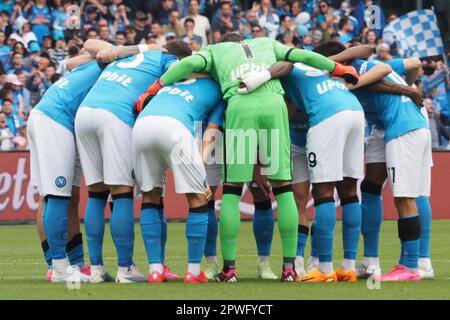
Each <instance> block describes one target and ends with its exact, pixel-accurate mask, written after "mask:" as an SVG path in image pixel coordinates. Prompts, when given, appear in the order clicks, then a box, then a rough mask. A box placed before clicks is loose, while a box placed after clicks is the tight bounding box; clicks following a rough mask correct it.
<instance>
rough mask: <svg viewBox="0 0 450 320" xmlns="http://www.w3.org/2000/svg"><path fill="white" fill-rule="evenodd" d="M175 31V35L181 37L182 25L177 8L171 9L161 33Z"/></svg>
mask: <svg viewBox="0 0 450 320" xmlns="http://www.w3.org/2000/svg"><path fill="white" fill-rule="evenodd" d="M170 32H171V33H175V35H176V36H177V37H181V36H182V35H183V33H184V29H183V26H182V25H181V22H180V13H179V12H178V10H172V11H171V12H170V14H169V22H168V23H167V24H166V25H165V26H164V27H163V33H164V34H167V33H170Z"/></svg>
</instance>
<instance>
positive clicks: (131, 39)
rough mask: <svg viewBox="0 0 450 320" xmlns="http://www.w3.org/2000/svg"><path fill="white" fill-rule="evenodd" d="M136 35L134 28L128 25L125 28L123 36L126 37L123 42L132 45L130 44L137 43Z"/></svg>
mask: <svg viewBox="0 0 450 320" xmlns="http://www.w3.org/2000/svg"><path fill="white" fill-rule="evenodd" d="M136 36H137V32H136V29H135V28H133V27H131V26H128V27H127V28H126V29H125V37H126V38H127V42H126V43H125V44H126V45H127V46H132V45H135V44H137V42H136Z"/></svg>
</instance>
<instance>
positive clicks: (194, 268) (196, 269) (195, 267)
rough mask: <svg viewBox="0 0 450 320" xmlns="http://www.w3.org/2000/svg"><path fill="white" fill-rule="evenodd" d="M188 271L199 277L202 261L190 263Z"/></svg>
mask: <svg viewBox="0 0 450 320" xmlns="http://www.w3.org/2000/svg"><path fill="white" fill-rule="evenodd" d="M188 272H190V273H192V274H193V275H194V276H196V277H198V276H199V275H200V263H189V264H188Z"/></svg>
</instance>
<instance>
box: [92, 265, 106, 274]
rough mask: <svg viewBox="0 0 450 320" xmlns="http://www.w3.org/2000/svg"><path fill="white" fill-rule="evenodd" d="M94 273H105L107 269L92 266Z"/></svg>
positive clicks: (100, 266)
mask: <svg viewBox="0 0 450 320" xmlns="http://www.w3.org/2000/svg"><path fill="white" fill-rule="evenodd" d="M94 271H96V272H99V273H104V272H105V271H106V270H105V267H104V266H102V265H92V266H91V272H94Z"/></svg>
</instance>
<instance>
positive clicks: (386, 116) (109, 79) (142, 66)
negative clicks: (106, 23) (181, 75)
mask: <svg viewBox="0 0 450 320" xmlns="http://www.w3.org/2000/svg"><path fill="white" fill-rule="evenodd" d="M176 61H177V58H176V57H175V56H172V55H170V54H167V53H165V52H162V51H146V52H144V53H140V54H137V55H135V56H131V57H128V58H124V59H120V60H118V61H115V62H113V63H110V64H109V65H108V66H106V68H105V69H104V70H101V69H100V67H99V66H98V64H97V63H96V62H95V61H92V62H90V63H87V64H84V65H82V66H80V67H78V68H76V69H74V70H73V71H72V72H70V73H68V74H67V75H65V76H64V77H63V78H61V79H60V80H59V81H58V82H56V83H55V85H53V86H52V87H50V88H49V89H48V91H47V92H46V94H45V95H44V97H43V98H42V100H41V101H40V102H39V104H38V105H37V106H36V109H38V110H40V111H41V112H43V113H45V114H47V115H48V116H49V117H50V118H52V119H54V120H55V121H57V122H59V123H61V124H62V125H64V126H65V127H67V128H68V129H69V130H71V131H72V132H73V131H74V129H73V123H74V118H75V114H76V111H77V109H78V107H79V106H81V107H83V106H88V107H95V108H103V109H106V110H108V111H110V112H111V113H113V114H114V115H116V116H117V117H118V118H119V119H121V120H122V121H123V122H125V123H127V124H128V125H130V126H133V125H134V122H135V120H136V119H135V116H134V114H133V108H132V105H133V103H134V101H136V99H137V98H138V97H139V95H140V94H141V93H142V92H144V91H145V90H146V89H147V87H148V85H149V84H151V83H153V82H154V81H155V80H157V79H158V78H159V77H160V76H161V75H162V74H163V73H164V72H165V71H166V70H167V69H168V68H169V66H170V65H171V64H172V63H174V62H176ZM376 63H377V62H375V61H369V62H366V61H363V60H355V61H354V62H353V65H354V66H355V67H356V69H357V70H359V73H360V74H363V73H365V72H366V71H367V70H369V69H370V68H372V67H373V66H374V65H376ZM391 66H392V67H393V69H394V72H392V73H391V74H390V75H388V77H386V79H387V80H388V81H392V82H395V83H400V84H405V83H404V80H403V79H402V78H401V77H400V76H399V75H398V74H397V73H395V71H399V72H402V69H401V67H400V66H401V64H399V63H397V62H395V63H394V62H393V63H392V64H391ZM253 69H254V67H252V66H251V65H247V66H244V67H242V68H240V69H239V70H238V71H239V72H238V71H236V74H237V73H239V74H241V73H242V72H244V71H245V72H252V70H253ZM281 83H282V86H283V89H284V91H285V93H286V95H287V97H288V98H289V99H290V100H291V101H292V102H293V104H294V105H295V107H296V108H297V110H298V111H300V112H303V113H305V114H306V115H307V116H308V125H309V127H312V126H315V125H317V124H318V123H320V122H322V121H324V120H325V119H327V118H329V117H330V116H332V115H334V114H336V113H338V112H340V111H343V110H358V111H362V110H363V107H362V106H361V103H363V105H364V111H366V114H371V112H372V114H375V115H376V116H375V117H374V122H377V123H378V125H379V126H383V125H384V126H385V129H386V139H387V141H389V140H390V139H393V138H395V137H397V136H399V135H401V134H403V133H405V132H407V131H410V130H413V129H417V128H424V127H425V128H426V127H427V124H426V120H425V118H424V117H423V115H422V114H421V113H420V111H419V110H418V108H417V107H415V105H414V103H413V102H412V101H411V100H410V99H409V98H405V97H400V96H393V95H389V94H372V93H369V92H368V90H366V89H358V90H354V91H353V93H352V92H350V91H349V90H348V89H347V87H346V86H345V84H344V83H343V82H342V81H341V80H335V79H332V78H330V77H329V76H328V74H327V73H325V72H324V71H321V70H318V69H315V68H312V67H309V66H306V65H304V64H301V63H297V64H295V68H294V69H293V71H292V72H291V74H289V75H288V76H286V77H284V78H282V79H281ZM355 95H356V96H355ZM358 99H359V100H358ZM360 101H361V103H360ZM404 103H408V104H412V105H411V106H410V107H407V108H405V107H399V104H404ZM225 106H226V104H225V102H224V101H223V100H222V93H221V90H220V86H219V85H218V84H217V83H216V82H215V81H213V80H210V79H198V80H186V81H184V82H179V83H175V84H173V85H170V86H167V87H165V88H163V89H162V90H161V92H160V93H159V94H158V95H157V96H156V97H154V99H152V100H151V102H150V103H149V106H148V107H147V108H146V109H144V111H143V112H142V113H141V115H140V117H144V116H148V115H163V116H170V117H173V118H176V119H178V120H179V121H181V122H182V123H183V124H184V125H185V126H186V127H187V128H188V129H189V130H191V132H193V130H194V123H195V122H196V121H202V123H206V122H207V121H208V116H209V114H210V113H211V112H212V111H213V110H214V109H219V111H220V112H215V118H216V120H215V123H218V122H220V123H218V124H219V125H222V121H223V119H222V120H219V118H220V117H221V116H222V118H223V113H224V109H225ZM402 119H403V120H402ZM304 129H305V128H304V127H303V129H301V130H302V131H304V132H303V134H306V131H307V130H304Z"/></svg>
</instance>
